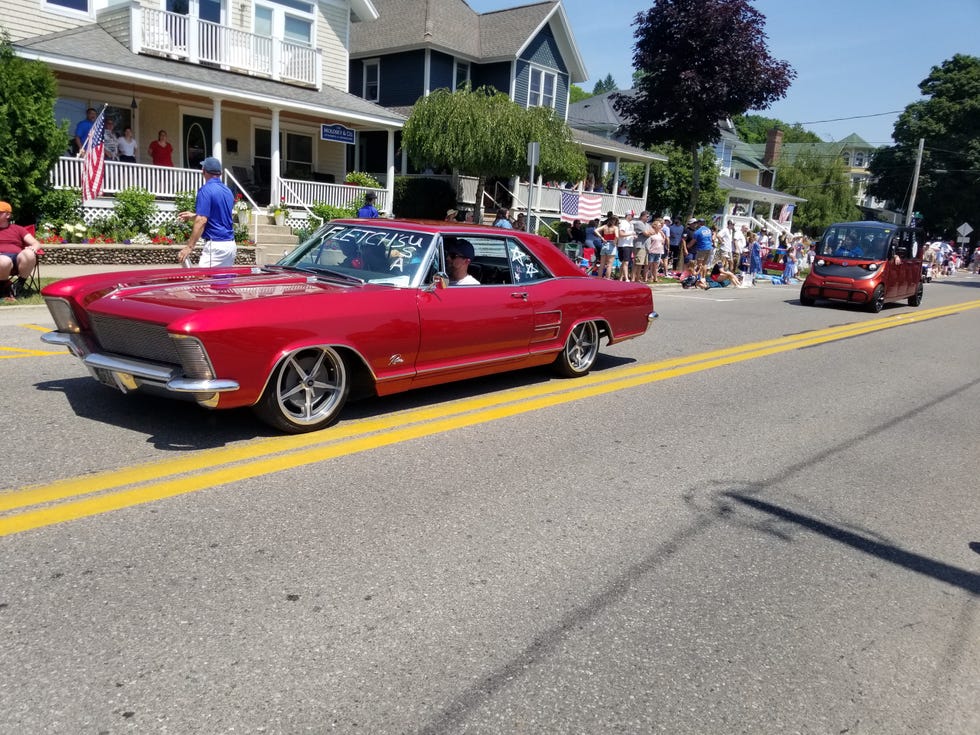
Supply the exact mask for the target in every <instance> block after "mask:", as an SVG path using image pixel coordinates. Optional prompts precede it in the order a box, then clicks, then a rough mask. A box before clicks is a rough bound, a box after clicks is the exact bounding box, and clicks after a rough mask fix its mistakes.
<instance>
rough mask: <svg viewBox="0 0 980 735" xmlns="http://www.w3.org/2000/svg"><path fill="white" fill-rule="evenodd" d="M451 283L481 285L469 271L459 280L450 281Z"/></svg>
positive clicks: (451, 284)
mask: <svg viewBox="0 0 980 735" xmlns="http://www.w3.org/2000/svg"><path fill="white" fill-rule="evenodd" d="M449 285H450V286H479V285H480V282H479V281H478V280H476V279H475V278H474V277H473V276H471V275H470V274H469V273H467V274H466V275H465V276H463V277H462V278H460V279H459V280H458V281H450V282H449Z"/></svg>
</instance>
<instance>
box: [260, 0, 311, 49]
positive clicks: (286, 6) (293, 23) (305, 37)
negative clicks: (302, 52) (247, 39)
mask: <svg viewBox="0 0 980 735" xmlns="http://www.w3.org/2000/svg"><path fill="white" fill-rule="evenodd" d="M313 11H314V7H313V4H312V3H306V2H299V1H298V0H261V2H256V3H255V14H254V21H253V23H254V26H253V27H254V31H255V34H256V35H258V36H266V37H268V38H278V39H280V40H283V41H288V42H289V43H295V44H297V45H299V46H310V47H312V46H313V38H314V31H313V21H314V19H315V17H316V16H315V15H314V12H313Z"/></svg>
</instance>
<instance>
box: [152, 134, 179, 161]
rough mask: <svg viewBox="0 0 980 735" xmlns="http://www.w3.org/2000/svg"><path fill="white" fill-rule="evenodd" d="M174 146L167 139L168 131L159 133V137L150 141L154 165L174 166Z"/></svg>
mask: <svg viewBox="0 0 980 735" xmlns="http://www.w3.org/2000/svg"><path fill="white" fill-rule="evenodd" d="M173 155H174V147H173V146H172V145H170V141H169V140H167V131H166V130H161V131H160V132H159V133H157V139H156V140H154V141H153V142H152V143H150V159H151V160H152V161H153V165H154V166H173V165H174V158H173Z"/></svg>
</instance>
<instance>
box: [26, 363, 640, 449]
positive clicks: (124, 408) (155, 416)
mask: <svg viewBox="0 0 980 735" xmlns="http://www.w3.org/2000/svg"><path fill="white" fill-rule="evenodd" d="M634 362H636V360H635V359H633V358H627V357H620V356H616V355H606V354H602V353H600V355H599V357H598V359H597V360H596V365H595V368H594V369H593V372H592V374H591V375H592V376H597V375H601V374H602V373H604V372H606V371H609V370H613V369H615V368H618V367H622V366H624V365H628V364H631V363H634ZM590 379H592V378H590V376H588V375H587V376H585V377H584V378H578V379H571V380H570V381H569V382H570V383H574V382H576V381H580V382H587V381H589V380H590ZM562 380H563V379H562V378H557V377H556V376H555V374H554V372H553V371H552V370H551V369H550V368H549V367H535V368H527V369H524V370H515V371H512V372H506V373H499V374H497V375H490V376H486V377H483V378H471V379H468V380H461V381H457V382H453V383H445V384H443V385H438V386H433V387H429V388H421V389H418V390H412V391H407V392H405V393H398V394H395V395H391V396H383V397H373V396H372V397H368V398H362V399H360V400H356V401H351V402H349V403H348V404H347V406H345V407H344V410H343V413H342V414H341V417H340V422H339V423H340V425H343V424H344V422H346V421H351V420H356V419H370V418H376V417H379V416H384V415H385V414H390V413H395V412H398V411H408V410H412V409H417V408H423V407H432V406H439V405H443V404H448V403H451V402H453V401H459V400H466V399H470V398H475V397H478V396H487V395H492V394H494V393H499V392H502V391H508V390H512V389H517V388H527V387H530V386H534V385H543V384H546V383H549V382H560V381H562ZM34 387H35V389H37V390H39V391H45V392H53V393H61V394H62V395H63V396H64V397H65V399H66V400H67V401H68V405H69V407H70V408H71V410H72V411H73V412H74V413H75V415H77V416H80V417H82V418H85V419H88V420H90V421H97V422H99V423H103V424H107V425H110V426H115V427H118V428H122V429H126V430H127V431H132V432H134V433H137V434H142V435H144V436H146V441H147V442H148V443H149V444H152V445H153V447H154V448H156V449H160V450H162V451H180V452H187V451H200V450H206V449H214V448H217V447H224V446H227V445H229V444H235V443H239V442H243V441H248V440H250V439H256V438H265V437H272V436H279V435H280V432H277V431H275V430H274V429H271V428H270V427H269V426H267V425H266V424H265V423H263V422H262V421H260V420H259V419H258V418H256V417H255V415H254V414H253V413H252V411H251V410H250V409H248V408H240V409H229V410H217V411H212V410H208V409H205V408H201V407H200V406H198V405H197V404H195V403H193V402H188V401H182V400H174V399H168V398H163V397H160V396H154V395H150V394H144V393H138V392H137V393H132V394H129V395H126V394H123V393H120V392H119V391H117V390H113V389H112V388H109V387H107V386H104V385H101V384H100V383H98V382H97V381H95V380H94V379H93V378H91V377H89V376H85V377H79V378H68V379H60V380H51V381H45V382H40V383H36V384H35V385H34ZM323 431H330V429H329V428H328V429H324V430H323Z"/></svg>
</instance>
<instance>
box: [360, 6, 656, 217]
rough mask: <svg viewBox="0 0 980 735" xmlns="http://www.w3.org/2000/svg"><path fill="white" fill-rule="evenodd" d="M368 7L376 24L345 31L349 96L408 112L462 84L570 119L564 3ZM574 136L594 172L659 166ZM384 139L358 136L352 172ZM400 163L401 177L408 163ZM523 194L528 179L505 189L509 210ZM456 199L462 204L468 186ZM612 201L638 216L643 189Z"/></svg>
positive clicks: (571, 45)
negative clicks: (484, 8) (484, 9)
mask: <svg viewBox="0 0 980 735" xmlns="http://www.w3.org/2000/svg"><path fill="white" fill-rule="evenodd" d="M373 2H374V6H375V7H376V8H377V10H378V17H377V18H376V19H373V20H369V21H367V22H363V23H357V24H356V25H352V26H351V29H350V33H351V35H350V64H349V67H348V68H349V75H350V76H349V80H348V89H349V90H350V92H351V93H352V94H355V95H359V96H360V97H363V98H364V99H365V100H367V101H371V102H375V103H377V104H379V105H381V106H382V107H386V108H389V109H392V110H393V111H396V112H400V113H402V114H405V115H408V114H410V112H411V107H412V105H414V104H415V102H416V101H417V100H418V99H420V98H422V97H425V96H426V95H428V94H429V93H430V92H432V91H433V90H435V89H450V90H455V89H458V88H459V87H461V86H463V85H464V84H466V83H469V84H470V85H471V86H473V87H474V88H476V87H482V86H492V87H495V88H496V89H498V90H500V91H501V92H504V93H505V94H507V95H508V96H509V97H510V98H511V99H512V100H514V101H515V102H516V103H517V104H519V105H521V106H522V107H525V108H530V107H536V106H543V107H551V108H553V109H554V110H555V111H556V113H557V114H558V116H559V117H560V118H562V119H565V120H567V119H568V99H569V90H570V87H571V85H572V84H575V83H581V82H585V81H586V80H587V79H588V73H587V71H586V69H585V65H584V63H583V61H582V56H581V54H580V53H579V50H578V46H577V44H576V42H575V37H574V34H573V33H572V29H571V27H570V26H569V22H568V16H567V15H566V13H565V8H564V6H563V4H562V2H561V0H546V1H545V2H537V3H532V4H529V5H521V6H517V7H513V8H506V9H503V10H497V11H493V12H488V13H478V12H476V11H475V10H473V9H472V8H471V7H470V6H469V5H467V4H466V3H465V2H464V1H463V0H373ZM573 128H574V126H573ZM573 134H574V137H575V140H576V142H578V143H579V144H580V145H581V146H582V147H583V149H584V151H585V153H586V157H587V159H588V160H589V166H590V169H593V170H596V171H599V170H600V169H601V167H602V165H603V164H607V165H608V164H609V163H615V164H616V165H618V163H619V161H621V160H622V161H632V162H640V163H645V164H647V165H649V164H650V163H651V162H653V161H660V160H665V159H664V157H663V156H660V155H658V154H653V153H649V152H647V151H643V150H640V149H637V148H633V147H631V146H628V145H625V144H622V143H621V142H618V141H612V140H609V139H607V138H602V137H601V136H596V135H593V134H591V133H589V132H587V131H577V130H574V129H573ZM398 135H400V134H398ZM398 135H396V138H397V137H398ZM374 137H377V139H378V140H377V141H375V140H374ZM382 139H383V135H382V134H377V135H376V134H374V133H371V132H368V133H362V134H361V143H362V145H360V146H358V149H357V151H356V152H355V155H356V156H357V160H356V161H353V162H351V163H352V164H354V165H353V167H354V168H358V169H361V170H365V171H376V170H379V169H380V168H381V166H382V163H383V160H382V156H383V155H384V145H383V144H382ZM396 145H397V143H396ZM400 163H401V166H402V172H403V173H407V163H406V162H405V161H401V162H400ZM464 178H465V177H464ZM521 186H523V187H525V188H524V192H523V193H522V192H521V191H520V188H521ZM527 187H528V184H527V183H526V182H525V183H524V184H523V185H521V184H520V182H512V190H511V194H513V195H514V202H513V204H514V206H515V207H516V208H518V209H522V208H524V207H523V205H524V204H526V202H527V201H528V197H529V196H530V191H529V190H528V189H527ZM544 188H548V187H544ZM552 188H553V187H552ZM460 193H461V195H462V200H463V201H467V200H466V195H467V192H466V187H465V186H463V187H461V192H460ZM610 194H611V195H612V196H611V200H610V202H608V203H607V202H604V204H606V205H608V206H607V207H606V208H607V209H614V210H617V211H619V210H622V211H625V210H627V209H642V207H643V200H645V192H644V197H642V198H641V197H632V198H631V201H628V202H627V201H616V198H617V194H616V193H615V192H611V193H610ZM542 197H543V199H544V201H543V202H541V201H540V200H541V199H542ZM552 199H553V200H554V202H551V200H552ZM559 199H560V192H552V193H550V194H549V193H548V192H540V191H539V196H538V200H539V202H540V203H542V204H543V205H545V206H544V209H545V210H548V209H551V208H552V207H550V206H549V203H551V204H555V206H557V202H558V200H559ZM619 199H621V200H622V197H619ZM555 211H557V209H555Z"/></svg>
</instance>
